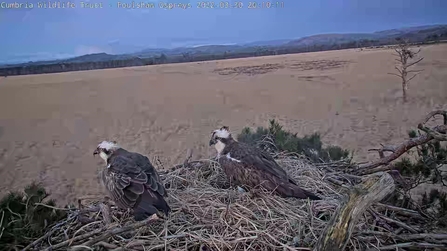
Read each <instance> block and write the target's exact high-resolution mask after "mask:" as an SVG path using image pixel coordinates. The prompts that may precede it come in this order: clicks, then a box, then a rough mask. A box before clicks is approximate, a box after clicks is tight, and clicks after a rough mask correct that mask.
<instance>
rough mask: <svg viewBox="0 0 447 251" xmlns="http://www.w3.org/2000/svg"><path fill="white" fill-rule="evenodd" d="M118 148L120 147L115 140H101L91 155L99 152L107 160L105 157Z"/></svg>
mask: <svg viewBox="0 0 447 251" xmlns="http://www.w3.org/2000/svg"><path fill="white" fill-rule="evenodd" d="M119 148H120V147H119V146H118V145H117V143H116V141H103V142H101V143H99V145H98V146H97V147H96V149H95V151H94V152H93V156H95V155H96V154H99V156H100V157H101V158H102V159H103V160H104V161H106V162H107V159H108V158H109V157H110V156H111V155H112V154H113V152H115V150H117V149H119Z"/></svg>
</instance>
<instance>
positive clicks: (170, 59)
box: [0, 32, 447, 76]
mask: <svg viewBox="0 0 447 251" xmlns="http://www.w3.org/2000/svg"><path fill="white" fill-rule="evenodd" d="M445 39H447V32H446V33H442V34H435V35H429V36H427V37H426V38H425V39H423V41H422V42H419V44H424V43H429V42H433V41H435V42H439V41H441V40H445ZM409 40H410V41H411V38H410V39H409ZM418 40H419V41H420V39H418ZM392 44H396V40H395V39H382V40H372V39H362V40H358V41H350V42H345V43H335V42H334V43H326V44H313V45H309V46H302V45H299V46H296V45H293V44H287V45H283V46H259V47H246V48H242V49H239V50H235V51H225V52H220V53H215V52H205V51H203V52H202V51H198V52H194V53H182V54H178V55H166V54H159V55H156V56H152V57H148V58H139V57H134V58H130V59H122V60H109V61H97V62H64V63H50V64H41V65H33V64H29V65H17V66H4V67H2V66H0V76H13V75H27V74H43V73H57V72H67V71H85V70H95V69H107V68H119V67H131V66H143V65H157V64H169V63H186V62H200V61H209V60H221V59H236V58H247V57H260V56H271V55H282V54H295V53H304V52H316V51H329V50H341V49H350V48H364V47H378V46H384V45H392Z"/></svg>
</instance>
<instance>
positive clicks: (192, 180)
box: [25, 155, 387, 250]
mask: <svg viewBox="0 0 447 251" xmlns="http://www.w3.org/2000/svg"><path fill="white" fill-rule="evenodd" d="M277 161H278V163H279V164H280V165H281V166H283V167H284V168H285V169H286V170H287V171H288V173H289V175H290V176H291V177H293V178H294V179H295V180H296V181H297V182H298V183H299V184H300V186H301V187H302V188H304V189H307V190H309V191H311V192H313V193H318V194H320V195H322V196H321V197H322V198H323V199H322V200H319V201H309V200H299V199H295V198H282V197H279V196H277V195H273V194H271V193H270V192H268V191H263V190H260V189H258V190H252V191H249V192H243V191H240V190H239V189H237V188H233V187H230V186H229V185H228V182H227V180H226V177H225V175H224V174H223V172H222V170H221V169H220V166H219V164H218V163H216V162H215V161H212V160H200V161H193V162H185V163H184V164H182V165H178V166H176V167H174V168H172V170H171V171H169V172H164V173H160V176H161V178H162V180H163V182H164V184H165V186H166V188H167V189H168V192H169V197H168V198H167V201H168V203H169V205H170V207H171V208H172V212H171V214H170V215H169V216H168V217H164V216H163V215H159V216H155V215H154V216H153V217H151V218H148V219H146V220H144V221H139V222H135V221H134V220H133V218H132V217H131V216H130V215H129V213H128V212H124V211H122V210H119V209H117V208H116V207H115V206H114V205H113V204H112V203H111V202H110V201H101V202H91V203H88V204H86V202H85V201H84V202H83V203H80V205H78V206H77V207H76V208H73V209H66V210H67V211H68V213H67V217H66V218H65V219H64V220H62V221H61V222H59V223H57V224H56V225H54V226H52V227H50V228H49V230H48V231H47V233H46V234H45V235H44V236H42V237H41V238H39V239H38V240H36V241H34V242H33V243H32V244H30V245H29V246H28V247H26V248H25V250H26V249H35V250H67V248H69V250H311V247H313V246H315V245H316V243H317V241H318V238H319V236H320V235H321V234H323V231H324V230H325V228H326V227H327V226H328V224H329V220H330V219H331V217H332V216H333V215H334V213H335V212H336V209H337V207H339V205H340V204H341V201H342V200H341V197H342V194H341V193H342V192H341V191H342V189H343V187H342V186H343V184H342V186H340V184H338V185H337V184H335V183H337V182H339V183H345V184H348V185H349V183H350V182H351V181H350V180H349V179H348V178H346V177H344V176H343V174H342V173H341V172H334V171H331V170H333V169H332V168H331V167H330V165H329V164H327V165H325V166H324V168H323V166H316V165H315V164H312V163H311V162H309V161H307V160H305V159H303V158H300V157H297V156H296V155H280V156H277ZM345 164H346V163H344V165H345ZM336 165H341V164H340V163H339V164H336ZM330 180H332V181H330ZM334 181H335V183H334ZM82 204H86V205H82ZM368 222H369V223H371V221H370V217H369V218H367V217H363V218H360V220H359V222H358V223H357V224H356V226H355V229H358V230H362V231H367V230H368V229H369V230H373V227H374V226H371V227H369V226H368V224H369V223H368ZM371 236H372V235H369V236H368V237H367V238H369V237H371ZM382 237H383V236H382ZM382 237H381V236H380V235H379V237H378V238H382ZM362 238H364V237H361V236H359V237H357V236H352V237H351V239H350V241H349V242H348V248H349V249H350V250H354V249H363V248H361V247H362V246H363V247H365V244H363V243H364V242H371V240H369V239H362ZM385 243H387V242H386V241H383V245H385ZM366 245H367V244H366ZM367 246H368V245H367Z"/></svg>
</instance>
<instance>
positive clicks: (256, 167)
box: [209, 126, 320, 200]
mask: <svg viewBox="0 0 447 251" xmlns="http://www.w3.org/2000/svg"><path fill="white" fill-rule="evenodd" d="M209 145H210V146H212V145H214V147H215V148H216V150H217V158H218V162H219V164H220V165H221V167H222V169H223V171H224V172H225V174H226V175H227V176H228V178H229V180H230V182H231V183H232V184H235V185H238V186H243V187H246V188H253V187H257V186H261V187H263V188H265V189H267V190H269V191H275V192H276V194H278V195H280V196H282V197H295V198H299V199H306V198H309V199H311V200H320V198H319V197H318V196H316V195H314V194H312V193H311V192H309V191H306V190H304V189H302V188H300V187H299V186H298V184H297V183H296V182H295V181H294V180H293V179H292V178H290V177H289V176H288V175H287V173H286V171H284V169H282V168H281V167H280V166H279V165H278V164H277V163H276V161H275V160H274V159H273V157H272V156H270V155H269V154H268V153H266V152H264V151H262V150H260V149H258V148H256V147H252V146H250V145H248V144H244V143H242V142H238V141H236V140H235V139H233V137H232V136H231V133H230V131H229V128H228V126H223V127H222V128H220V129H218V130H214V131H213V132H212V135H211V139H210V142H209Z"/></svg>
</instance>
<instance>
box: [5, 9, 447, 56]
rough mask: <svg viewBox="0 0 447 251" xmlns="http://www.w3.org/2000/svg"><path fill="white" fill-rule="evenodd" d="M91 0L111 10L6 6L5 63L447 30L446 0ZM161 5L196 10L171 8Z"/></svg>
mask: <svg viewBox="0 0 447 251" xmlns="http://www.w3.org/2000/svg"><path fill="white" fill-rule="evenodd" d="M87 1H88V2H89V3H90V4H94V3H96V4H100V3H102V6H103V8H101V9H86V8H82V7H81V1H78V0H71V2H74V3H76V7H75V8H72V9H43V8H38V2H37V1H35V0H28V3H33V5H34V8H32V9H26V8H21V9H5V8H0V32H1V33H0V34H1V36H0V62H7V61H8V62H13V61H17V60H19V61H29V60H33V61H36V60H45V59H55V58H65V57H72V56H78V55H83V54H88V53H97V52H106V53H123V52H132V51H137V50H139V49H143V48H150V47H168V48H169V47H177V46H185V45H187V46H190V45H202V44H212V43H213V44H228V43H241V42H252V41H259V40H275V39H284V38H300V37H303V36H309V35H314V34H319V33H347V32H374V31H378V30H385V29H393V28H400V27H407V26H418V25H428V24H447V15H446V14H447V11H446V10H447V1H444V0H357V1H356V0H345V1H342V0H321V1H318V0H283V1H279V2H282V3H283V5H284V7H276V8H273V7H272V8H270V9H266V8H264V9H248V8H247V7H248V4H249V1H244V0H241V1H240V2H242V3H243V4H244V7H243V8H231V9H198V8H197V6H196V3H197V1H193V0H177V1H174V0H167V1H164V2H163V1H156V0H146V1H143V2H144V3H147V4H151V3H152V4H154V6H155V8H151V9H125V8H118V1H116V0H111V1H103V2H101V1H95V0H87ZM9 2H14V1H13V0H10V1H8V0H6V1H3V2H2V1H0V3H2V6H3V7H5V6H4V5H5V3H9ZM15 2H18V3H22V2H23V3H25V2H26V1H25V0H23V1H20V0H15ZM53 2H55V1H53ZM61 2H64V1H61ZM131 2H132V1H130V0H122V1H120V2H119V3H120V4H121V5H123V4H124V3H128V4H129V3H131ZM135 2H138V3H139V0H136V1H135ZM161 2H162V3H183V4H188V3H189V4H190V6H191V8H187V9H180V8H175V9H170V10H167V9H163V8H160V3H161ZM214 2H215V3H219V2H225V1H214ZM227 2H231V3H232V4H234V3H235V2H236V1H227ZM264 2H265V1H264Z"/></svg>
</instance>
